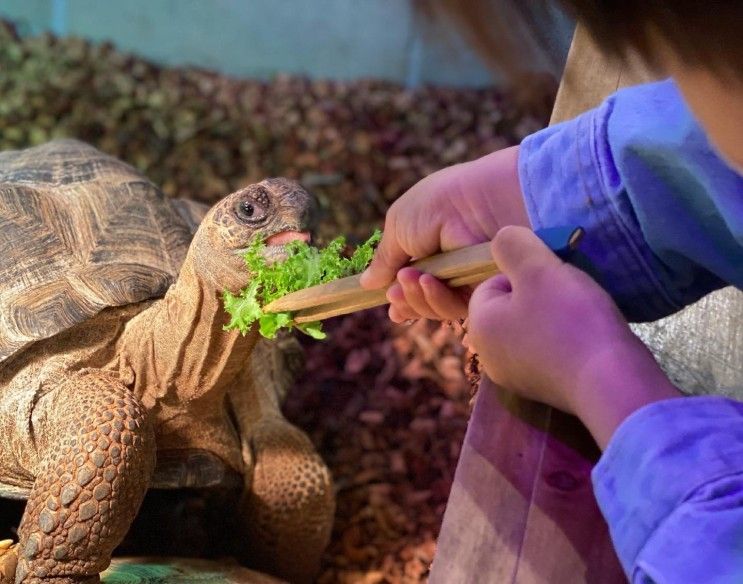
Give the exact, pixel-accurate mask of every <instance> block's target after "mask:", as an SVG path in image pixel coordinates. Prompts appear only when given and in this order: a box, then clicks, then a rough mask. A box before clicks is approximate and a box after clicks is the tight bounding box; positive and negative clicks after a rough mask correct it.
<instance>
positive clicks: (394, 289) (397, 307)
mask: <svg viewBox="0 0 743 584" xmlns="http://www.w3.org/2000/svg"><path fill="white" fill-rule="evenodd" d="M387 300H389V301H390V309H389V317H390V320H391V321H392V322H397V323H400V322H404V321H406V320H411V319H419V318H420V317H421V316H420V315H419V314H418V313H417V312H415V311H414V310H413V309H412V308H410V306H409V305H408V303H407V301H406V300H405V293H404V292H403V291H402V286H400V284H398V283H397V282H395V283H394V284H392V286H390V288H389V290H387Z"/></svg>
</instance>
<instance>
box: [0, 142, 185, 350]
mask: <svg viewBox="0 0 743 584" xmlns="http://www.w3.org/2000/svg"><path fill="white" fill-rule="evenodd" d="M190 240H191V230H190V229H189V225H188V224H187V222H186V221H185V220H184V218H182V217H181V215H180V214H179V211H178V209H176V207H175V206H174V205H173V203H172V202H171V201H170V200H169V199H167V198H166V197H165V195H164V194H163V193H162V192H161V191H160V190H159V189H158V188H157V187H155V186H154V185H153V184H152V183H151V182H150V181H148V180H147V178H145V177H144V176H143V175H142V174H141V173H139V172H138V171H137V170H135V169H134V168H132V167H131V166H129V165H128V164H126V163H124V162H121V161H120V160H117V159H115V158H113V157H111V156H107V155H105V154H103V153H102V152H100V151H98V150H96V149H95V148H93V147H92V146H89V145H87V144H83V143H81V142H78V141H75V140H57V141H54V142H50V143H48V144H44V145H42V146H37V147H34V148H30V149H27V150H20V151H8V152H1V153H0V363H2V362H3V361H4V360H6V359H8V358H9V357H10V356H12V355H13V354H15V353H17V352H18V351H19V350H21V349H23V348H24V347H26V346H27V345H29V344H30V343H32V342H34V341H37V340H40V339H45V338H48V337H51V336H52V335H55V334H57V333H59V332H61V331H63V330H66V329H68V328H70V327H72V326H74V325H76V324H78V323H80V322H82V321H84V320H85V319H88V318H91V317H92V316H94V315H96V314H97V313H99V312H100V311H101V310H103V309H105V308H108V307H113V306H123V305H125V304H131V303H135V302H141V301H143V300H147V299H149V298H154V297H159V296H162V295H163V294H164V293H165V291H166V290H167V288H168V287H169V286H170V285H171V284H172V283H173V282H174V281H175V278H176V276H177V272H178V269H179V267H180V265H181V264H182V262H183V260H184V258H185V256H186V252H187V250H188V245H189V243H190Z"/></svg>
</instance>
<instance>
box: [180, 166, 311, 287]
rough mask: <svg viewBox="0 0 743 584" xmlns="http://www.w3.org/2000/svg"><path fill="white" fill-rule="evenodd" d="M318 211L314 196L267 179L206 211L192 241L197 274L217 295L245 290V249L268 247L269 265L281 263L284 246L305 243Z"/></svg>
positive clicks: (291, 184) (284, 181)
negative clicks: (259, 244)
mask: <svg viewBox="0 0 743 584" xmlns="http://www.w3.org/2000/svg"><path fill="white" fill-rule="evenodd" d="M316 208H317V206H316V201H315V198H314V197H313V196H312V195H310V194H309V193H308V192H307V191H306V190H305V189H303V188H302V187H301V186H300V185H299V184H297V183H296V182H294V181H291V180H288V179H284V178H269V179H266V180H264V181H261V182H259V183H256V184H252V185H249V186H247V187H245V188H243V189H240V190H239V191H236V192H234V193H232V194H230V195H227V196H226V197H225V198H224V199H222V200H221V201H220V202H219V203H217V204H216V205H214V207H212V208H211V209H210V210H209V212H208V213H207V214H206V217H204V220H203V221H202V223H201V226H200V227H199V230H198V232H197V233H196V236H195V237H194V241H193V244H192V250H193V253H194V260H195V262H196V270H197V271H198V272H199V274H200V276H201V277H202V278H207V279H209V280H210V281H211V283H213V284H214V285H215V287H216V288H217V289H218V290H223V289H225V288H228V289H237V288H240V287H243V286H245V285H246V283H247V274H246V271H245V263H244V261H243V259H242V257H241V256H242V252H244V250H245V248H247V247H248V246H249V245H250V244H251V243H253V242H254V241H255V240H256V239H260V240H263V241H264V242H265V243H266V251H265V255H266V257H267V259H269V260H270V261H273V260H276V259H279V258H280V257H281V256H282V254H283V246H284V244H286V243H288V242H290V241H293V240H302V241H309V239H310V234H309V231H308V230H309V229H310V227H311V224H312V222H313V219H314V216H315V214H316V213H315V210H316Z"/></svg>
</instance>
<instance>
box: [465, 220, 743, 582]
mask: <svg viewBox="0 0 743 584" xmlns="http://www.w3.org/2000/svg"><path fill="white" fill-rule="evenodd" d="M492 251H493V258H494V259H495V261H496V262H498V264H499V265H500V266H501V267H502V268H503V270H504V275H502V276H497V277H495V278H492V279H490V280H488V281H486V282H484V283H483V284H481V285H480V286H479V287H478V288H477V289H476V290H475V292H474V294H473V295H472V299H471V301H470V305H469V310H470V325H469V337H470V342H471V344H472V346H473V348H474V350H475V351H476V352H477V353H478V354H479V356H480V362H481V365H482V366H483V368H484V369H485V372H486V373H487V374H488V377H490V378H491V379H492V380H493V381H494V382H496V383H498V384H501V385H503V386H504V387H506V388H508V389H511V390H512V391H515V392H518V393H519V394H520V395H523V396H525V397H529V398H531V399H535V400H539V401H542V402H545V403H549V404H551V405H553V406H556V407H558V408H560V409H562V410H565V411H568V412H571V413H574V414H576V415H577V416H578V417H580V419H581V420H582V421H583V423H584V424H585V425H586V426H587V427H588V429H589V430H590V431H591V433H592V434H593V436H594V438H595V439H596V441H597V442H598V444H599V445H600V446H601V447H602V449H606V450H605V453H604V455H603V457H602V459H601V461H600V462H599V464H598V466H597V467H596V469H595V470H594V473H593V482H594V489H595V492H596V497H597V500H598V502H599V506H600V507H601V510H602V512H603V514H604V516H605V517H606V520H607V522H608V524H609V528H610V531H611V534H612V539H613V542H614V545H615V547H616V550H617V553H618V555H619V558H620V560H621V562H622V565H623V567H624V569H625V571H626V573H627V575H628V577H629V578H630V580H631V581H632V582H636V583H642V584H648V583H650V582H657V583H664V582H669V583H671V582H695V583H696V582H715V583H718V582H730V583H733V582H740V581H743V548H742V547H741V546H743V404H741V403H738V402H734V401H732V400H727V399H724V398H717V397H704V398H685V399H674V398H678V397H679V396H680V394H679V393H678V391H677V390H676V389H675V388H674V387H673V385H672V384H671V382H670V381H669V380H668V379H667V378H666V377H665V375H663V373H662V371H661V370H660V368H659V367H658V365H657V364H656V362H655V361H654V360H653V358H652V356H651V355H650V353H649V352H648V351H647V349H646V348H645V347H644V345H643V344H642V343H641V342H640V341H639V340H638V339H637V338H636V337H635V336H634V335H633V334H632V332H631V331H630V329H629V327H628V326H627V324H626V323H625V321H624V319H623V318H622V316H621V314H620V313H619V310H618V309H617V307H616V306H615V305H614V303H613V302H612V301H611V299H610V298H609V296H608V295H607V294H606V293H605V292H604V291H603V290H602V289H601V288H600V287H599V286H598V285H596V284H595V283H594V282H593V281H592V280H591V279H590V278H589V277H588V276H586V275H585V274H584V273H583V272H581V271H579V270H577V269H575V268H573V267H572V266H569V265H567V264H564V263H563V262H561V261H560V260H559V259H558V258H557V257H556V256H555V255H553V254H552V253H551V252H550V251H549V249H547V248H546V247H545V246H544V244H543V243H542V242H541V241H540V240H539V239H538V238H537V237H536V236H534V234H533V233H531V232H530V231H529V230H526V229H523V228H518V227H509V228H506V229H503V230H501V231H500V232H499V233H498V235H497V236H496V237H495V240H494V242H493V244H492Z"/></svg>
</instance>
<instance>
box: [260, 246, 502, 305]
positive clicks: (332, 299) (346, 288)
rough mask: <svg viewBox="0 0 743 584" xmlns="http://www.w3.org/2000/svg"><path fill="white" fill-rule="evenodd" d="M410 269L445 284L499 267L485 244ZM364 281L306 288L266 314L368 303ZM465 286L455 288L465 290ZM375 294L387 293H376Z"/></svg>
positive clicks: (347, 280)
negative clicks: (344, 302) (340, 303)
mask: <svg viewBox="0 0 743 584" xmlns="http://www.w3.org/2000/svg"><path fill="white" fill-rule="evenodd" d="M410 267H412V268H416V269H417V270H420V271H422V272H427V273H429V274H432V275H433V276H435V277H437V278H439V279H441V280H452V279H454V278H459V277H465V276H466V277H470V278H471V277H472V276H473V275H474V274H479V273H480V272H483V271H492V270H493V269H495V264H494V263H493V258H492V256H491V254H490V243H489V242H485V243H481V244H478V245H473V246H470V247H463V248H460V249H455V250H453V251H448V252H444V253H440V254H437V255H434V256H431V257H428V258H424V259H422V260H418V261H416V262H413V263H412V264H410ZM360 278H361V276H360V275H356V276H349V277H347V278H341V279H340V280H335V281H333V282H328V283H327V284H320V285H319V286H312V287H310V288H305V289H304V290H299V291H297V292H293V293H291V294H287V295H286V296H283V297H281V298H278V299H277V300H274V301H273V302H271V303H269V304H267V305H266V306H264V307H263V310H264V311H265V312H283V311H295V310H301V309H303V308H310V307H313V306H322V305H326V306H327V305H329V304H333V305H335V306H336V307H338V306H339V305H338V304H337V303H339V302H341V301H344V300H348V299H351V298H354V299H355V298H356V297H357V296H358V297H359V302H365V301H366V300H365V299H366V298H367V293H368V292H369V291H368V290H364V289H363V288H362V287H361V284H360V283H359V280H360ZM477 281H481V280H477V279H475V280H472V281H464V283H471V282H477ZM464 283H462V284H451V285H455V286H456V285H459V286H463V285H464ZM373 292H384V291H383V290H381V291H379V290H374V291H373ZM374 306H378V305H377V304H375V305H374ZM358 310H360V309H358ZM344 314H345V313H344Z"/></svg>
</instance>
